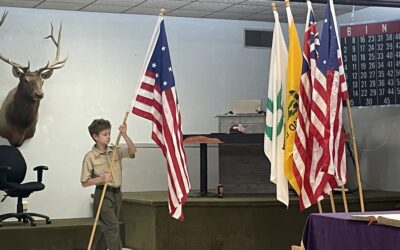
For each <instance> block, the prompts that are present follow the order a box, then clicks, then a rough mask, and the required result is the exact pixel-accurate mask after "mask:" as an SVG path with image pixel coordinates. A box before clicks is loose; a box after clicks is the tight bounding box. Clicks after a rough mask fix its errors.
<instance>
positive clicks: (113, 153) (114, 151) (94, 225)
mask: <svg viewBox="0 0 400 250" xmlns="http://www.w3.org/2000/svg"><path fill="white" fill-rule="evenodd" d="M128 115H129V111H127V112H126V113H125V117H124V120H123V122H122V124H125V123H126V120H127V119H128ZM121 135H122V134H121V132H119V134H118V137H117V140H116V142H115V146H114V149H113V152H112V158H111V163H109V164H108V172H109V173H110V174H111V176H112V171H111V170H112V169H113V168H114V160H115V155H116V152H117V148H118V145H119V141H120V140H121ZM107 186H108V182H106V183H105V184H104V186H103V191H102V193H101V197H100V202H99V205H98V207H97V212H96V218H95V220H94V223H93V227H92V233H91V234H90V240H89V244H88V248H87V250H91V249H92V243H93V239H94V234H95V232H96V226H97V222H98V220H99V216H100V211H101V207H102V205H103V201H104V195H105V193H106V190H107Z"/></svg>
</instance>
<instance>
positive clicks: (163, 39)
mask: <svg viewBox="0 0 400 250" xmlns="http://www.w3.org/2000/svg"><path fill="white" fill-rule="evenodd" d="M147 71H152V72H154V74H155V82H156V84H157V85H158V86H159V87H160V89H161V91H164V90H166V89H168V88H172V87H174V86H175V79H174V74H173V72H172V65H171V58H170V55H169V49H168V42H167V35H166V33H165V27H164V20H162V21H161V24H160V34H159V36H158V39H157V44H156V46H155V48H154V50H153V55H152V56H151V59H150V62H149V65H148V66H147Z"/></svg>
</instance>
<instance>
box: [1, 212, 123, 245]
mask: <svg viewBox="0 0 400 250" xmlns="http://www.w3.org/2000/svg"><path fill="white" fill-rule="evenodd" d="M93 222H94V219H93V218H75V219H56V220H52V223H51V224H49V225H47V224H46V222H45V221H44V220H37V225H36V226H34V227H32V226H31V225H30V224H29V223H28V224H24V223H21V222H17V221H10V222H3V223H2V224H3V226H2V227H0V249H1V250H86V249H87V245H88V242H89V238H90V233H91V230H92V227H93ZM120 229H121V235H122V236H123V235H124V225H123V223H121V225H120ZM98 230H99V227H97V229H96V232H98ZM122 242H124V238H122Z"/></svg>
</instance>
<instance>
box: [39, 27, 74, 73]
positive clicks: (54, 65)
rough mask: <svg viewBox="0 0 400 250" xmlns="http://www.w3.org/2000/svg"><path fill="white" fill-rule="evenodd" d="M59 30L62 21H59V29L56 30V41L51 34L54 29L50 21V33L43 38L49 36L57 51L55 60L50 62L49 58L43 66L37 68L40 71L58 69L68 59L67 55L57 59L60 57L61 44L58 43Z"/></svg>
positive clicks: (59, 38) (59, 40) (59, 41)
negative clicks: (62, 58)
mask: <svg viewBox="0 0 400 250" xmlns="http://www.w3.org/2000/svg"><path fill="white" fill-rule="evenodd" d="M61 30H62V23H60V30H59V31H58V38H57V41H56V39H55V37H54V34H53V31H54V28H53V23H51V34H50V35H48V36H46V37H45V38H44V39H49V38H50V39H51V40H52V41H53V43H54V45H55V46H56V48H57V51H56V58H55V60H54V61H53V62H50V60H49V61H48V62H47V65H46V66H45V67H43V68H41V69H39V70H38V71H39V72H42V71H44V70H48V69H60V68H62V67H64V65H65V62H66V61H67V59H68V56H67V57H66V58H65V59H64V60H62V61H60V60H59V57H60V47H61V46H60V43H61Z"/></svg>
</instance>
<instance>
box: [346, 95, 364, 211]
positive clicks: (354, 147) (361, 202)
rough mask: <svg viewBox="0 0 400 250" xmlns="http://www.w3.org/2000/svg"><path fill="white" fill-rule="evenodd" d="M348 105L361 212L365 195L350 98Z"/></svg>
mask: <svg viewBox="0 0 400 250" xmlns="http://www.w3.org/2000/svg"><path fill="white" fill-rule="evenodd" d="M346 107H347V115H348V117H349V125H350V137H351V141H352V144H353V152H354V161H355V162H356V164H355V165H356V166H355V167H356V174H357V184H358V194H359V196H360V206H361V212H365V209H364V195H363V189H362V183H361V174H360V165H359V162H358V152H357V144H356V137H355V135H354V126H353V118H352V115H351V110H350V101H349V99H347V100H346Z"/></svg>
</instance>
